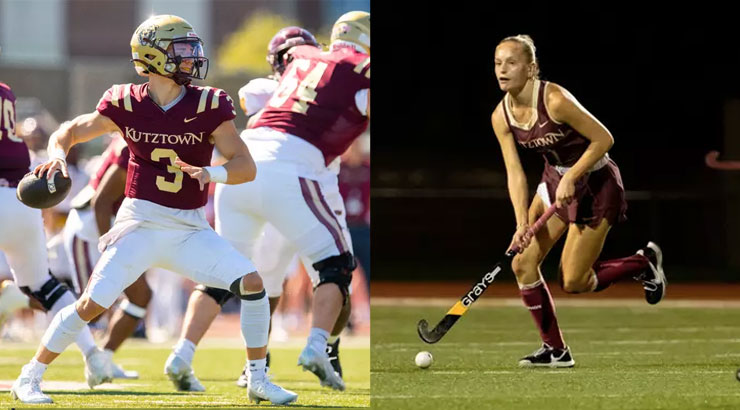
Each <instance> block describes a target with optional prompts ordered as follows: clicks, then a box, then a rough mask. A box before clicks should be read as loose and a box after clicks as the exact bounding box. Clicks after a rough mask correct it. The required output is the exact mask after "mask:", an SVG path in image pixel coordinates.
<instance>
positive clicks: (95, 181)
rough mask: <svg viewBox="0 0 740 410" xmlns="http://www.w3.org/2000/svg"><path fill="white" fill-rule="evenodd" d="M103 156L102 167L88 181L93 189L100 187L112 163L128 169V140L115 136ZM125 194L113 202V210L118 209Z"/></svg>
mask: <svg viewBox="0 0 740 410" xmlns="http://www.w3.org/2000/svg"><path fill="white" fill-rule="evenodd" d="M102 157H103V163H102V164H100V168H98V171H97V172H96V173H95V176H93V177H92V178H91V179H90V182H89V183H88V185H90V187H92V188H93V189H98V186H100V181H101V180H102V179H103V176H104V175H105V173H106V172H108V168H110V167H111V165H114V164H115V165H118V166H119V167H121V168H122V169H124V170H127V169H128V160H129V149H128V146H127V145H126V141H124V140H123V138H114V139H113V140H112V141H111V142H110V145H108V148H106V149H105V151H104V152H103V154H102ZM124 196H125V195H121V198H119V199H118V200H116V202H115V203H114V204H113V212H117V211H118V208H119V207H120V206H121V203H122V202H123V197H124Z"/></svg>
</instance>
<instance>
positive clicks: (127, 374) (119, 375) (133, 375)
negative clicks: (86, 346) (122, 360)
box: [103, 350, 139, 379]
mask: <svg viewBox="0 0 740 410" xmlns="http://www.w3.org/2000/svg"><path fill="white" fill-rule="evenodd" d="M103 354H104V355H105V357H106V359H107V360H108V361H109V362H110V365H111V369H112V375H113V378H114V379H138V378H139V372H137V371H133V370H131V371H129V370H123V368H122V367H121V366H119V365H117V364H116V363H115V362H114V361H113V352H112V351H110V350H103Z"/></svg>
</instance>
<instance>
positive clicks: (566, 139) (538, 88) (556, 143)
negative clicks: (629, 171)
mask: <svg viewBox="0 0 740 410" xmlns="http://www.w3.org/2000/svg"><path fill="white" fill-rule="evenodd" d="M546 86H547V82H546V81H536V82H535V84H534V87H535V90H534V95H535V101H534V105H535V107H537V111H536V112H537V114H536V116H535V117H534V118H533V119H532V120H530V124H526V125H524V124H518V123H515V120H514V118H513V116H512V115H511V110H510V104H511V100H510V98H509V94H506V96H505V97H504V101H503V105H504V117H506V123H507V124H508V125H509V129H510V130H511V133H512V134H514V139H515V140H516V142H517V143H518V144H519V146H520V147H522V148H525V149H534V150H536V152H538V153H541V154H542V156H543V157H544V158H545V161H546V162H547V163H548V164H550V165H560V166H565V167H570V166H573V165H574V164H575V163H576V162H578V159H579V158H581V155H582V154H583V152H584V151H586V148H587V147H588V145H589V144H590V141H589V140H588V139H586V138H585V137H584V136H583V135H581V134H579V133H578V131H576V130H574V129H573V128H572V127H571V126H570V125H568V124H565V123H560V122H556V121H554V120H553V119H552V118H550V115H549V114H548V112H547V107H546V106H545V89H546Z"/></svg>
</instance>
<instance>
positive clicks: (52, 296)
mask: <svg viewBox="0 0 740 410" xmlns="http://www.w3.org/2000/svg"><path fill="white" fill-rule="evenodd" d="M20 289H21V292H23V293H25V294H26V295H27V296H29V297H30V298H33V299H34V300H36V301H37V302H38V303H39V304H40V305H41V306H42V307H43V308H44V309H45V310H46V311H49V310H51V307H52V306H54V304H55V303H56V302H57V300H59V298H60V297H62V295H64V293H65V292H68V291H70V290H69V288H68V287H67V285H65V284H64V283H61V282H59V280H57V278H55V277H54V276H53V275H52V274H51V273H49V279H48V280H47V281H46V282H45V283H44V284H43V285H41V288H39V290H36V291H32V290H31V288H29V287H28V286H21V287H20ZM70 292H71V291H70Z"/></svg>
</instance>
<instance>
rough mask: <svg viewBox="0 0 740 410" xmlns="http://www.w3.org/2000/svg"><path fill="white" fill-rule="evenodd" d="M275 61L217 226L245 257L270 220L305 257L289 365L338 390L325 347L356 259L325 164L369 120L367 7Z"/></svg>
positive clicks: (223, 194) (219, 190)
mask: <svg viewBox="0 0 740 410" xmlns="http://www.w3.org/2000/svg"><path fill="white" fill-rule="evenodd" d="M283 59H284V60H286V63H287V64H286V69H285V73H284V74H283V75H282V76H281V79H280V83H279V85H278V87H277V89H276V91H275V93H274V94H273V96H272V97H271V98H270V100H269V101H268V103H267V105H266V106H265V108H264V110H263V112H262V113H261V114H260V115H259V118H258V119H257V120H256V121H255V122H254V125H253V128H250V129H247V130H245V131H244V132H243V133H242V138H243V139H244V140H245V141H246V142H247V145H249V147H250V151H251V152H252V153H253V155H254V158H255V161H256V162H257V164H258V166H259V168H260V173H259V175H258V177H257V179H256V180H255V182H254V183H252V184H246V185H241V186H238V187H237V186H234V187H228V189H223V188H224V187H223V186H217V187H216V229H217V231H218V232H219V233H220V234H221V235H222V236H223V237H224V238H226V239H228V240H229V241H231V243H232V244H233V245H234V246H235V247H236V248H238V249H241V250H243V251H244V252H245V253H247V254H248V253H249V252H251V251H252V247H253V245H254V242H255V241H256V240H257V238H258V237H259V234H260V232H261V231H262V228H263V226H264V225H265V223H267V222H269V223H270V224H271V225H273V226H275V227H276V228H277V229H278V230H279V231H280V233H281V234H282V235H283V236H285V237H286V238H287V239H288V241H289V242H290V243H291V244H292V246H294V247H295V248H296V249H297V250H298V253H299V254H300V255H301V256H302V258H304V260H308V261H309V263H308V265H309V266H312V267H313V273H312V272H309V274H310V276H311V280H312V282H313V285H314V298H313V306H312V313H313V323H312V328H311V334H310V336H309V338H308V342H307V345H306V347H305V348H304V349H303V351H302V352H301V355H300V357H299V359H298V363H299V365H301V366H303V368H304V369H305V370H310V371H311V372H313V373H314V374H315V375H316V376H317V377H318V378H319V380H320V381H321V384H322V385H323V386H329V387H331V388H333V389H337V390H344V388H345V385H344V381H343V380H342V377H341V376H340V375H339V374H338V373H336V372H335V371H334V369H333V368H332V365H331V363H330V361H329V357H328V355H327V353H326V350H327V342H328V340H329V337H330V335H331V334H335V335H338V334H339V332H338V331H337V329H336V328H335V325H336V324H337V319H338V318H339V316H340V314H341V312H342V311H343V309H345V311H347V314H348V313H349V312H348V311H349V305H348V303H349V302H348V301H349V288H350V283H351V280H352V271H353V270H354V269H355V266H356V264H355V259H354V256H353V255H352V244H351V240H350V239H349V236H348V234H347V233H346V223H345V215H344V212H343V209H344V208H343V205H342V204H341V202H342V198H341V195H340V194H339V189H338V183H337V172H338V170H337V169H336V168H334V167H330V166H329V165H330V164H332V163H333V161H334V160H335V159H336V158H337V157H339V156H340V155H341V154H342V153H343V152H344V151H345V150H346V149H347V147H349V146H350V145H351V144H352V142H353V141H354V140H355V139H356V138H357V137H358V136H359V135H360V134H361V133H362V132H363V131H364V130H365V129H366V128H367V126H368V123H369V116H370V107H369V101H370V15H369V13H365V12H360V11H353V12H349V13H346V14H344V15H343V16H341V17H340V18H339V19H338V20H337V22H336V23H335V24H334V27H333V30H332V34H331V44H330V49H329V51H328V52H324V51H322V50H321V49H318V48H316V47H314V46H311V45H301V46H295V47H293V48H291V49H290V50H289V52H288V53H287V55H286V56H285V57H284V58H283ZM232 188H235V189H232ZM340 325H341V326H343V325H344V323H340ZM339 330H340V331H341V328H340V329H339Z"/></svg>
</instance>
